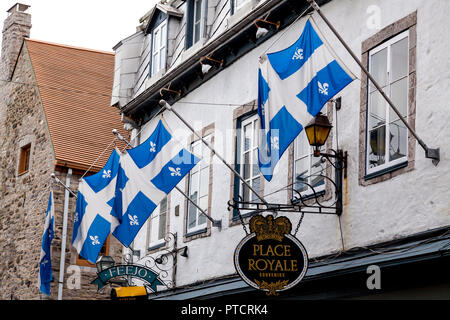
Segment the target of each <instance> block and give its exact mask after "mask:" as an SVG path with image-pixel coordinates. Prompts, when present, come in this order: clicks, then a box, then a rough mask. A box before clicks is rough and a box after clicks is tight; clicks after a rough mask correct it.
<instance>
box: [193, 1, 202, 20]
mask: <svg viewBox="0 0 450 320" xmlns="http://www.w3.org/2000/svg"><path fill="white" fill-rule="evenodd" d="M194 6H195V12H194V23H197V22H199V21H200V19H201V16H202V1H201V0H196V1H195V5H194Z"/></svg>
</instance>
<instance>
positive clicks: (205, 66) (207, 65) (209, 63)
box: [200, 56, 223, 74]
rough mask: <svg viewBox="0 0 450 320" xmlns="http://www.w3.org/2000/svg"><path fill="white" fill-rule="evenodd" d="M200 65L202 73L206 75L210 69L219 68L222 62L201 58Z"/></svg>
mask: <svg viewBox="0 0 450 320" xmlns="http://www.w3.org/2000/svg"><path fill="white" fill-rule="evenodd" d="M200 65H201V66H202V73H203V74H207V73H208V72H209V70H211V68H212V67H216V68H219V67H221V66H222V65H223V60H220V61H219V60H216V59H213V58H210V57H206V56H205V57H201V58H200Z"/></svg>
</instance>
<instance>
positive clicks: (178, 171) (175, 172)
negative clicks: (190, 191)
mask: <svg viewBox="0 0 450 320" xmlns="http://www.w3.org/2000/svg"><path fill="white" fill-rule="evenodd" d="M169 170H170V175H171V176H172V177H175V176H176V177H181V169H180V168H176V169H174V168H172V167H169Z"/></svg>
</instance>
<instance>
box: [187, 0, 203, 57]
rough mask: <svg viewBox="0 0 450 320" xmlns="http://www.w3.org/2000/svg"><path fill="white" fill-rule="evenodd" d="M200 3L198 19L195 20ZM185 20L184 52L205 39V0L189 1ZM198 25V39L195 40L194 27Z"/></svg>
mask: <svg viewBox="0 0 450 320" xmlns="http://www.w3.org/2000/svg"><path fill="white" fill-rule="evenodd" d="M199 3H200V9H199V11H198V12H199V13H200V17H199V19H198V20H197V19H196V17H197V10H196V9H197V8H198V4H199ZM187 11H188V14H187V20H186V38H185V50H187V49H189V48H191V47H193V46H194V45H195V44H197V43H198V42H200V41H202V39H204V38H205V30H206V21H205V20H206V15H207V12H206V8H205V0H189V1H188V6H187ZM197 23H198V24H199V28H198V39H197V40H196V39H195V38H196V36H197V34H196V32H195V25H196V24H197Z"/></svg>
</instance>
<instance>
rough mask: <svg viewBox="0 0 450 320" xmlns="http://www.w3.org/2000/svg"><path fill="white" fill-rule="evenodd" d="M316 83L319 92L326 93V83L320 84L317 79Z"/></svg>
mask: <svg viewBox="0 0 450 320" xmlns="http://www.w3.org/2000/svg"><path fill="white" fill-rule="evenodd" d="M317 84H318V86H319V93H321V94H324V95H326V96H327V95H328V83H324V84H321V83H320V81H317Z"/></svg>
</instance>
